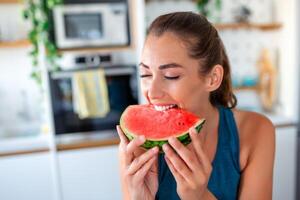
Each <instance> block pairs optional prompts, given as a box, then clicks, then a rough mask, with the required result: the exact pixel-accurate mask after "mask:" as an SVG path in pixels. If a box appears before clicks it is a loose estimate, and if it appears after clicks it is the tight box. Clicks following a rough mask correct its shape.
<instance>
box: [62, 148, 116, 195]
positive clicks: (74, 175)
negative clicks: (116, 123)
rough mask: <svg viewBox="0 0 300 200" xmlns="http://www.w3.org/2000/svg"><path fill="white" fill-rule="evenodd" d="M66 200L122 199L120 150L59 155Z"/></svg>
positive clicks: (83, 150)
mask: <svg viewBox="0 0 300 200" xmlns="http://www.w3.org/2000/svg"><path fill="white" fill-rule="evenodd" d="M58 166H59V172H60V182H61V189H62V196H63V200H83V199H84V200H100V199H105V200H110V199H122V197H121V184H120V178H119V177H120V176H119V167H118V147H117V146H109V147H98V148H87V149H80V150H68V151H61V152H58Z"/></svg>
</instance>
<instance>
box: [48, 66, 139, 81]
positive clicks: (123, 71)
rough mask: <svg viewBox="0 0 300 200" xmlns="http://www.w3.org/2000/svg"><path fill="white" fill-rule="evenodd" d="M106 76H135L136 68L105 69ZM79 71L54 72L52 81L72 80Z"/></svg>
mask: <svg viewBox="0 0 300 200" xmlns="http://www.w3.org/2000/svg"><path fill="white" fill-rule="evenodd" d="M103 69H104V72H105V75H106V76H120V75H131V74H134V72H135V70H134V68H103ZM75 72H77V71H69V72H52V73H51V78H52V79H63V78H72V76H73V74H74V73H75Z"/></svg>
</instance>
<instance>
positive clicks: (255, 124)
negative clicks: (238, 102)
mask: <svg viewBox="0 0 300 200" xmlns="http://www.w3.org/2000/svg"><path fill="white" fill-rule="evenodd" d="M232 111H233V113H234V118H235V121H236V124H237V127H238V130H239V132H242V133H244V132H250V131H254V132H272V131H274V129H275V128H274V125H273V123H272V122H271V120H270V119H268V118H267V117H266V116H264V115H262V114H260V113H256V112H251V111H244V110H238V109H233V110H232Z"/></svg>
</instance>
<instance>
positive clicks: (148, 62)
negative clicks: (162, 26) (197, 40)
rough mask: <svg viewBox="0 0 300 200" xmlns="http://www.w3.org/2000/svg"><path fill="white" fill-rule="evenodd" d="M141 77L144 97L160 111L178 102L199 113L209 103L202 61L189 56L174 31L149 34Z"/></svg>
mask: <svg viewBox="0 0 300 200" xmlns="http://www.w3.org/2000/svg"><path fill="white" fill-rule="evenodd" d="M140 76H141V88H142V92H143V94H144V96H145V97H146V98H147V99H148V101H149V103H150V104H153V105H155V106H156V109H158V110H165V109H167V108H168V107H170V106H172V105H177V106H179V107H181V108H184V109H186V110H189V111H191V112H194V113H195V114H197V113H199V110H200V109H201V107H202V106H205V105H207V104H208V103H209V99H208V98H209V91H208V90H207V89H206V86H205V82H206V80H205V78H204V77H202V78H201V77H200V75H199V61H198V60H196V59H192V58H190V57H189V55H188V52H187V47H186V46H185V44H184V42H183V41H181V40H180V39H179V38H178V37H176V36H175V35H174V34H172V33H164V34H163V35H162V36H159V37H157V36H153V35H149V36H148V37H147V40H146V42H145V45H144V49H143V53H142V58H141V63H140Z"/></svg>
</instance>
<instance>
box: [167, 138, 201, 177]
mask: <svg viewBox="0 0 300 200" xmlns="http://www.w3.org/2000/svg"><path fill="white" fill-rule="evenodd" d="M168 142H169V144H170V145H171V146H172V147H173V149H174V150H175V151H176V153H178V155H179V156H180V157H181V158H182V160H183V161H184V162H185V164H186V165H187V166H188V167H189V168H190V169H191V170H192V171H197V170H199V169H198V167H197V160H195V155H194V154H193V153H192V151H190V150H189V149H188V148H187V147H186V146H184V145H183V144H182V143H181V142H180V141H179V140H178V139H177V138H175V137H172V138H170V139H169V140H168Z"/></svg>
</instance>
